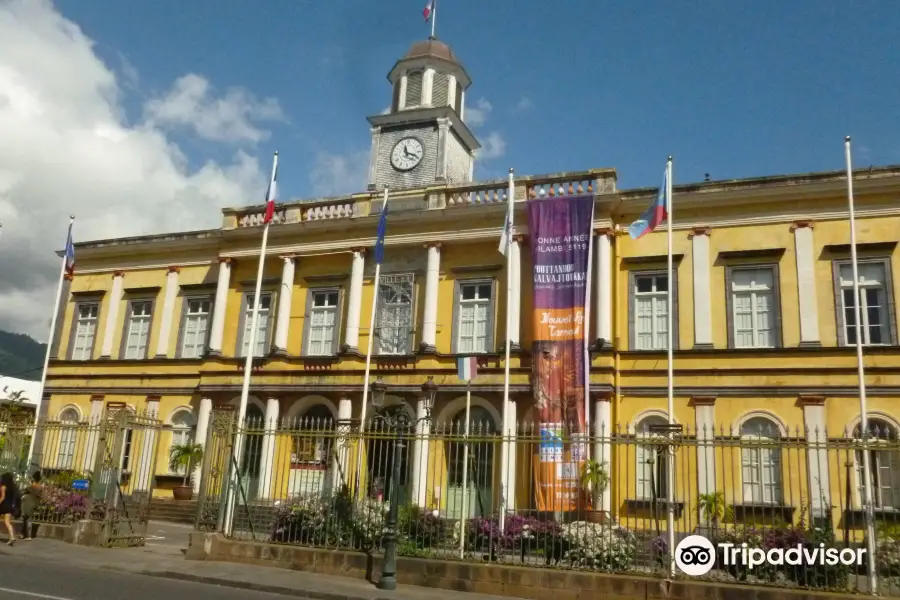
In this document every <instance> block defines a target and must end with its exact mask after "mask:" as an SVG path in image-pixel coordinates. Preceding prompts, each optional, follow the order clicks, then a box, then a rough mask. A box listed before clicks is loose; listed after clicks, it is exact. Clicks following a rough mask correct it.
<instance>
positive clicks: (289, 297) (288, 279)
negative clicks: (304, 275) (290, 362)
mask: <svg viewBox="0 0 900 600" xmlns="http://www.w3.org/2000/svg"><path fill="white" fill-rule="evenodd" d="M282 260H283V261H284V264H283V266H282V267H281V289H280V290H279V292H280V293H279V294H278V316H277V318H278V320H277V322H276V324H275V352H277V353H279V354H287V345H288V331H289V330H290V328H291V303H292V301H293V297H294V257H293V256H284V257H282Z"/></svg>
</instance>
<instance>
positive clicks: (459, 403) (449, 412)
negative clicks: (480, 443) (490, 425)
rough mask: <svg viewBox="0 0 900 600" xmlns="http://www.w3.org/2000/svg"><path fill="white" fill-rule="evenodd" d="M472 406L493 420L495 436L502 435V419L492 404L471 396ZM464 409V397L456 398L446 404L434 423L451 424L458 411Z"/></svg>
mask: <svg viewBox="0 0 900 600" xmlns="http://www.w3.org/2000/svg"><path fill="white" fill-rule="evenodd" d="M472 406H478V407H480V408H483V409H485V410H486V411H488V413H489V414H490V415H491V418H492V419H493V420H494V427H495V428H496V430H497V434H501V433H502V425H501V422H502V419H501V418H500V411H498V410H497V408H496V407H495V406H494V405H493V404H491V403H490V402H488V401H487V400H485V399H484V398H482V397H481V396H472ZM465 408H466V397H465V396H457V397H456V398H454V399H453V400H451V401H450V402H448V403H447V405H446V406H444V408H443V409H442V410H441V412H440V414H439V415H438V418H437V419H435V421H434V422H435V423H438V424H447V423H451V422H452V420H453V419H454V418H455V417H456V416H457V415H458V414H459V413H460V411H463V410H465Z"/></svg>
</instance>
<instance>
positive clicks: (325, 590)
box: [0, 539, 510, 600]
mask: <svg viewBox="0 0 900 600" xmlns="http://www.w3.org/2000/svg"><path fill="white" fill-rule="evenodd" d="M183 547H185V548H186V547H187V540H186V539H185V542H184V544H183ZM0 555H14V556H19V557H22V558H29V559H32V560H33V561H34V563H35V564H34V568H36V569H41V568H48V569H52V566H50V565H46V566H45V565H43V564H40V563H43V562H50V563H62V564H66V565H69V566H75V567H81V568H85V569H108V570H113V571H120V572H125V573H132V574H135V575H149V576H153V577H163V578H168V579H178V580H182V581H195V582H200V583H210V584H215V585H222V586H228V587H234V588H241V589H247V590H254V591H261V592H271V593H275V594H283V595H288V596H295V597H298V598H309V599H311V600H382V599H385V600H386V599H396V600H451V599H452V600H510V599H509V598H508V597H501V596H489V595H485V594H473V593H467V592H453V591H449V590H440V589H434V588H423V587H415V586H403V585H399V586H398V589H397V590H396V591H393V592H385V591H382V590H379V589H377V588H376V587H375V586H374V585H372V584H371V583H369V582H367V581H361V580H358V579H350V578H344V577H334V576H329V575H320V574H317V573H305V572H303V571H291V570H287V569H278V568H273V567H261V566H252V565H241V564H234V563H224V562H198V561H188V560H185V559H184V558H183V552H182V548H181V547H179V546H178V545H177V544H166V545H151V546H147V547H145V548H128V549H104V548H86V547H82V546H73V545H70V544H66V543H63V542H56V541H52V540H46V539H37V540H34V541H30V542H23V541H21V540H20V541H18V542H17V543H16V545H15V546H13V547H12V548H8V547H6V546H5V545H4V546H2V548H0ZM0 560H2V559H0Z"/></svg>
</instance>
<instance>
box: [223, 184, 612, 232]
mask: <svg viewBox="0 0 900 600" xmlns="http://www.w3.org/2000/svg"><path fill="white" fill-rule="evenodd" d="M514 186H515V197H516V200H517V201H522V200H524V199H526V198H528V199H530V198H543V197H554V196H573V195H579V194H608V193H612V192H615V191H616V173H615V171H614V170H613V169H592V170H589V171H573V172H565V173H555V174H553V175H534V176H527V177H517V178H516V179H515V180H514ZM373 195H375V193H361V194H353V195H351V196H342V197H337V198H321V199H315V200H309V201H293V202H286V203H283V204H279V205H278V207H277V209H276V211H275V217H274V219H273V221H272V222H273V223H275V224H283V223H301V222H307V221H329V220H343V219H353V218H356V217H365V216H369V215H370V214H372V213H373V212H376V211H377V209H372V208H371V206H372V204H373V203H372V198H373ZM398 195H399V196H401V197H402V202H401V201H400V199H399V198H398V197H396V196H395V200H396V201H397V206H398V209H396V210H402V211H403V212H406V211H410V210H423V211H424V210H434V209H462V208H466V207H473V206H489V205H502V204H505V203H506V202H507V201H508V200H509V183H508V181H507V180H505V179H499V180H494V181H483V182H476V183H467V184H463V185H453V186H449V185H448V186H442V187H436V186H432V187H428V188H420V189H413V190H401V191H398ZM389 201H390V200H389ZM222 212H223V215H224V219H223V228H224V229H235V228H239V227H255V226H258V225H262V223H263V216H264V214H265V206H262V205H257V206H248V207H241V208H226V209H224V210H223V211H222Z"/></svg>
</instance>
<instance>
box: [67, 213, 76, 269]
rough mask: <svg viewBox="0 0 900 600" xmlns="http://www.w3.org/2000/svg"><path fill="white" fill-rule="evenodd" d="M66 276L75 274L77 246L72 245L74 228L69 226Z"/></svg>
mask: <svg viewBox="0 0 900 600" xmlns="http://www.w3.org/2000/svg"><path fill="white" fill-rule="evenodd" d="M65 257H66V275H68V276H69V277H72V276H73V275H74V274H75V245H74V244H73V243H72V226H71V225H69V237H68V238H67V239H66V253H65Z"/></svg>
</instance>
